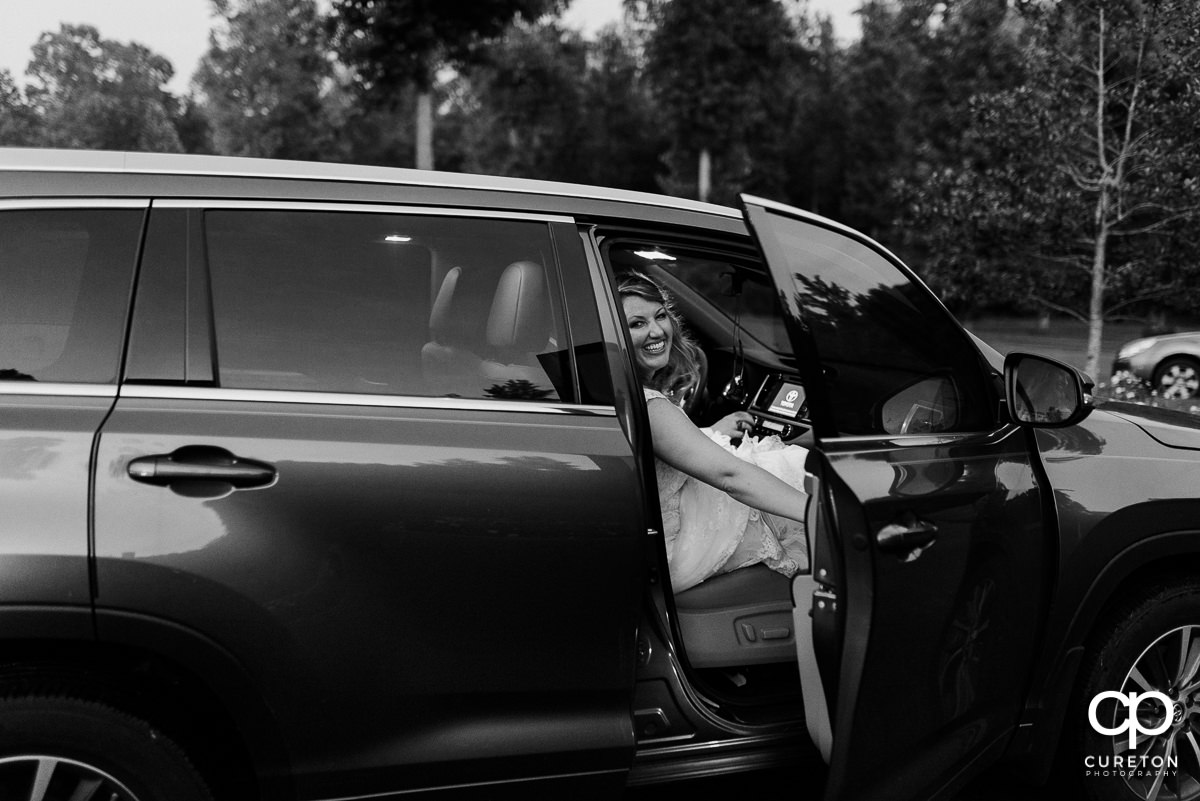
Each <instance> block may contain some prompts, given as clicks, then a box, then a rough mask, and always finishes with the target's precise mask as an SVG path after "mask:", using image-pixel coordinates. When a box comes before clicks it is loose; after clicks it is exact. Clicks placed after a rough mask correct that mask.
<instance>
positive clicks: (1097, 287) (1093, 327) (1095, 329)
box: [1083, 190, 1108, 381]
mask: <svg viewBox="0 0 1200 801" xmlns="http://www.w3.org/2000/svg"><path fill="white" fill-rule="evenodd" d="M1107 195H1108V193H1107V191H1106V190H1101V192H1100V201H1099V202H1100V203H1101V204H1107V202H1108V198H1107ZM1107 259H1108V224H1107V223H1106V222H1101V223H1100V228H1099V230H1098V231H1097V232H1096V249H1095V251H1094V253H1093V255H1092V296H1091V299H1090V300H1089V301H1088V338H1087V362H1086V363H1085V364H1084V367H1083V370H1084V372H1085V373H1087V374H1088V375H1089V376H1090V377H1091V378H1092V380H1093V381H1094V380H1096V378H1097V377H1098V376H1099V371H1100V345H1101V342H1102V341H1103V336H1104V268H1105V265H1106V262H1107Z"/></svg>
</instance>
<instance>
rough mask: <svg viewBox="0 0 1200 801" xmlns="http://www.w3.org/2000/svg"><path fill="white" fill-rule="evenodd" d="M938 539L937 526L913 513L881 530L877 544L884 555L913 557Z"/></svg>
mask: <svg viewBox="0 0 1200 801" xmlns="http://www.w3.org/2000/svg"><path fill="white" fill-rule="evenodd" d="M936 539H937V526H935V525H934V524H933V523H929V522H927V521H925V520H921V519H920V518H919V517H917V516H916V515H915V514H913V513H912V512H905V513H904V514H902V515H901V516H900V518H899V519H898V520H897V521H896V522H895V523H891V524H889V525H886V526H884V527H883V528H881V529H879V533H877V534H876V535H875V544H876V545H878V546H879V550H880V551H881V552H883V553H894V554H897V555H899V556H904V557H911V556H912V555H913V554H914V552H916V551H919V550H921V549H923V548H927V547H929V546H930V545H932V544H933V542H934V540H936Z"/></svg>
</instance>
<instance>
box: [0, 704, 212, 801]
mask: <svg viewBox="0 0 1200 801" xmlns="http://www.w3.org/2000/svg"><path fill="white" fill-rule="evenodd" d="M0 798H3V799H21V800H22V801H24V799H37V800H38V801H70V800H72V799H78V798H97V799H99V798H103V799H104V800H105V801H212V795H211V794H210V793H209V790H208V788H207V787H206V785H205V784H204V782H203V780H201V778H200V776H199V775H198V774H197V773H196V771H195V769H194V768H193V767H192V765H191V763H190V762H189V761H188V759H187V757H186V756H184V754H183V751H181V750H180V749H179V747H178V746H176V745H175V743H173V742H171V741H170V740H169V739H167V738H166V737H164V736H163V734H162V733H161V732H159V731H157V730H156V729H154V728H153V727H152V726H150V725H149V724H148V723H146V722H145V721H142V720H139V719H137V718H134V717H131V716H129V715H126V714H124V713H123V712H119V711H118V710H116V709H113V708H111V707H108V706H105V705H103V704H99V703H94V702H91V701H85V700H81V699H77V698H69V697H61V696H38V695H34V696H23V697H15V698H4V699H0Z"/></svg>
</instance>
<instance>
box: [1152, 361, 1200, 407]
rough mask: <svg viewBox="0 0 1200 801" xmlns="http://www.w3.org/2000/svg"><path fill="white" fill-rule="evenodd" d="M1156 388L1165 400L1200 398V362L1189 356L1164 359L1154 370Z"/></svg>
mask: <svg viewBox="0 0 1200 801" xmlns="http://www.w3.org/2000/svg"><path fill="white" fill-rule="evenodd" d="M1154 388H1155V389H1156V390H1157V391H1158V394H1160V395H1162V396H1163V397H1164V398H1195V397H1197V396H1200V362H1198V361H1196V360H1195V359H1190V358H1188V357H1187V356H1172V357H1171V358H1169V359H1163V360H1162V362H1161V363H1159V365H1158V367H1157V368H1155V370H1154Z"/></svg>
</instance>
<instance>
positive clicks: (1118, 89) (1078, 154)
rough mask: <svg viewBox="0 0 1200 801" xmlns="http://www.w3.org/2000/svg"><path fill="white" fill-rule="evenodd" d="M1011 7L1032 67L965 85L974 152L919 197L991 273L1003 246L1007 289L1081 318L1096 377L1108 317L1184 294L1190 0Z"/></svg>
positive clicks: (1193, 195) (1193, 181)
mask: <svg viewBox="0 0 1200 801" xmlns="http://www.w3.org/2000/svg"><path fill="white" fill-rule="evenodd" d="M1022 10H1023V17H1024V20H1025V22H1026V25H1027V29H1026V34H1025V35H1026V36H1027V44H1026V46H1025V50H1024V60H1025V63H1026V65H1027V69H1028V73H1027V80H1026V81H1025V82H1024V84H1023V85H1022V86H1020V87H1018V88H1015V89H1010V90H1005V91H1000V92H996V93H992V94H984V95H980V96H978V97H976V98H975V100H974V101H973V104H972V115H973V117H972V123H971V130H970V134H969V138H970V141H971V143H972V146H973V148H974V155H973V157H972V159H971V161H970V162H969V163H965V164H964V165H962V166H961V167H954V168H947V169H945V170H942V171H941V172H940V173H938V174H937V175H935V176H932V180H931V181H930V182H929V183H928V185H927V187H926V188H925V190H924V192H923V193H919V195H918V198H919V199H918V200H917V203H916V205H917V206H918V207H920V206H922V204H923V205H924V212H925V214H924V215H923V216H924V217H925V219H928V220H931V221H935V222H934V224H935V225H939V224H940V225H943V226H945V227H944V228H943V231H944V236H943V238H944V239H946V240H949V239H951V238H955V239H958V240H959V241H961V242H969V243H971V246H970V247H972V248H974V249H975V253H974V254H969V255H973V256H974V257H975V259H974V262H973V263H974V265H975V266H988V267H990V268H992V269H993V270H994V269H995V267H996V258H997V254H1003V258H1006V259H1007V260H1008V261H1009V267H1008V269H1006V270H1004V271H1003V277H1002V280H1003V281H1004V282H1005V284H1006V286H1005V287H1004V289H1005V290H1006V291H1007V292H1010V293H1011V294H1012V295H1014V296H1021V295H1024V296H1025V297H1027V298H1029V299H1030V300H1031V301H1033V302H1034V303H1037V304H1039V305H1041V306H1043V307H1045V308H1048V309H1053V310H1056V311H1059V312H1062V313H1065V314H1068V315H1070V316H1073V317H1076V318H1078V319H1080V320H1083V321H1086V322H1087V323H1088V356H1087V363H1086V370H1087V371H1088V372H1089V373H1091V374H1093V375H1094V374H1096V371H1097V370H1098V369H1099V367H1100V364H1099V356H1100V343H1101V336H1102V332H1103V323H1104V320H1105V318H1106V317H1108V316H1110V315H1113V314H1114V313H1117V312H1119V311H1122V310H1125V309H1128V308H1129V307H1130V306H1133V305H1134V304H1138V303H1141V302H1144V301H1146V300H1149V299H1155V298H1170V297H1176V298H1178V297H1180V296H1186V295H1188V294H1189V293H1194V292H1195V290H1194V289H1191V288H1192V287H1195V286H1196V283H1197V282H1196V277H1197V268H1196V267H1195V262H1194V259H1192V256H1193V255H1194V254H1193V253H1192V250H1193V249H1194V246H1193V245H1192V244H1191V242H1190V237H1187V236H1186V235H1184V232H1183V230H1182V226H1184V225H1185V224H1186V223H1187V222H1189V221H1190V220H1194V218H1195V216H1196V214H1197V209H1198V207H1200V194H1198V193H1200V174H1198V170H1200V147H1198V145H1197V143H1196V141H1195V136H1194V125H1195V119H1197V114H1198V113H1200V90H1198V88H1197V87H1196V86H1195V81H1194V76H1195V75H1196V74H1197V73H1198V72H1200V47H1198V44H1200V41H1198V39H1200V33H1198V31H1200V8H1198V7H1197V6H1196V5H1195V4H1194V3H1193V2H1191V0H1064V2H1060V3H1054V4H1044V3H1035V2H1028V3H1026V4H1025V5H1024V6H1023V9H1022ZM916 216H917V217H921V216H922V215H921V214H917V215H916ZM936 220H941V221H942V222H941V223H938V222H936ZM988 245H991V246H992V253H991V254H990V257H985V256H983V254H982V253H981V252H980V250H979V249H980V248H982V247H986V246H988ZM942 267H943V269H946V268H948V267H949V265H942ZM947 272H948V270H947ZM967 272H968V273H969V274H973V275H974V277H975V278H976V279H977V280H978V281H979V283H980V284H981V285H983V286H984V287H986V286H988V284H990V283H992V282H990V281H988V280H987V277H986V276H983V275H980V274H979V272H978V271H975V270H968V271H967ZM951 278H952V280H953V277H951ZM1081 279H1082V280H1081Z"/></svg>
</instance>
